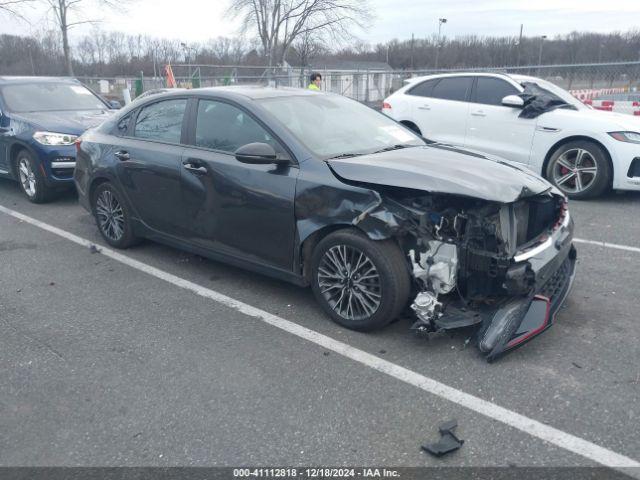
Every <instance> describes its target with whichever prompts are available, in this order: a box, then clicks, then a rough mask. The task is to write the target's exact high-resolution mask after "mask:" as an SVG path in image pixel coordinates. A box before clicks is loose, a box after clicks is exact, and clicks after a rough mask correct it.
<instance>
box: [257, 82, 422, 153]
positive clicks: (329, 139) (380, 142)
mask: <svg viewBox="0 0 640 480" xmlns="http://www.w3.org/2000/svg"><path fill="white" fill-rule="evenodd" d="M258 102H259V103H260V104H261V105H262V106H263V107H264V108H265V109H266V110H268V111H269V113H271V114H272V115H273V116H275V117H276V118H277V119H278V120H279V121H281V122H282V123H283V124H284V125H285V126H286V127H287V128H288V129H289V130H290V131H291V133H293V134H294V135H295V136H296V137H297V138H298V140H300V142H302V143H303V144H304V145H305V146H306V147H307V148H309V150H311V151H312V152H313V153H314V154H315V155H317V156H319V157H321V158H331V157H336V156H340V155H350V154H355V155H358V154H363V153H372V152H376V151H378V150H383V149H391V148H402V147H410V146H417V145H424V144H425V142H424V140H422V139H421V138H420V137H418V136H417V135H415V134H413V133H412V132H410V131H409V130H407V129H406V128H404V127H402V126H401V125H398V124H397V123H396V122H394V121H393V120H391V119H390V118H388V117H386V116H385V115H383V114H381V113H378V112H376V111H375V110H372V109H371V108H369V107H366V106H364V105H362V104H360V103H358V102H356V101H354V100H350V99H348V98H345V97H341V96H338V95H323V94H318V95H300V96H288V97H274V98H264V99H260V100H258Z"/></svg>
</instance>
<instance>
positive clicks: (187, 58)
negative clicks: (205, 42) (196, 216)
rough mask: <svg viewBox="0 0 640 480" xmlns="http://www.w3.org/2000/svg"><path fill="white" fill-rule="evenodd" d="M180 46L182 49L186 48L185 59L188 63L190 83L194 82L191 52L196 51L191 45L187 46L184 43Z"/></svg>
mask: <svg viewBox="0 0 640 480" xmlns="http://www.w3.org/2000/svg"><path fill="white" fill-rule="evenodd" d="M180 45H181V46H182V48H184V59H185V61H186V62H187V68H188V70H189V82H191V81H192V79H191V54H190V53H189V52H190V51H191V50H193V51H196V49H195V48H192V47H190V46H189V45H187V44H186V43H184V42H182V43H181V44H180Z"/></svg>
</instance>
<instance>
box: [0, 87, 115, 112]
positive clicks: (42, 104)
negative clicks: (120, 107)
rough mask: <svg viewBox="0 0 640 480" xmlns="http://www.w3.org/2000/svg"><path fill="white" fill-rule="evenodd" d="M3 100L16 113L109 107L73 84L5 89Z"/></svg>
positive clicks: (88, 91)
mask: <svg viewBox="0 0 640 480" xmlns="http://www.w3.org/2000/svg"><path fill="white" fill-rule="evenodd" d="M1 91H2V97H3V99H4V103H5V105H6V106H7V109H9V110H11V111H12V112H52V111H60V110H105V109H107V106H106V105H105V104H104V103H103V102H102V101H101V100H100V99H99V98H98V97H97V96H95V95H94V94H93V93H92V92H91V91H90V90H89V89H87V88H86V87H83V86H82V85H78V84H75V85H74V84H69V83H23V84H20V85H5V86H3V87H2V90H1Z"/></svg>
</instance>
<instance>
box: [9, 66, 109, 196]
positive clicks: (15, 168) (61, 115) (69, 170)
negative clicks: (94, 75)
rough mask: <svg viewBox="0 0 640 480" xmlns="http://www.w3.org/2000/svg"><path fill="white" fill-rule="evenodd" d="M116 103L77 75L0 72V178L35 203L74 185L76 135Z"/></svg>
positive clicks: (101, 116)
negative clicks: (4, 74)
mask: <svg viewBox="0 0 640 480" xmlns="http://www.w3.org/2000/svg"><path fill="white" fill-rule="evenodd" d="M114 107H115V105H114V104H109V103H107V102H106V101H105V100H103V99H102V98H100V97H99V96H97V95H96V94H95V93H93V92H92V91H91V90H89V89H88V88H86V87H85V86H83V85H82V84H81V83H80V82H79V81H77V80H75V79H71V78H48V77H0V177H8V178H13V179H15V180H18V181H19V183H20V186H21V187H22V191H23V192H24V193H25V195H26V196H27V198H28V199H29V200H31V201H32V202H34V203H43V202H46V201H48V200H50V199H52V198H53V196H54V194H55V192H56V191H58V190H61V189H65V188H73V169H74V167H75V164H76V148H75V145H74V142H75V140H76V138H77V137H78V136H79V135H81V134H82V133H83V132H84V131H85V130H86V129H87V128H90V127H93V126H96V125H98V124H100V123H102V121H103V120H105V119H107V118H108V117H109V116H110V115H111V113H112V108H114Z"/></svg>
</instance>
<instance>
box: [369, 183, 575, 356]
mask: <svg viewBox="0 0 640 480" xmlns="http://www.w3.org/2000/svg"><path fill="white" fill-rule="evenodd" d="M381 198H382V204H381V205H380V206H379V207H378V208H377V209H372V210H371V211H370V212H369V213H370V214H371V215H373V218H377V219H378V220H382V219H385V215H387V216H388V217H393V220H392V221H391V219H390V218H387V220H388V221H389V222H390V223H391V224H392V225H393V228H394V231H395V235H396V238H398V240H399V242H400V244H401V246H402V248H403V250H404V252H405V253H406V255H407V259H408V265H409V269H410V272H411V276H412V279H413V285H414V293H413V294H412V298H413V301H412V303H411V305H410V307H411V311H412V312H413V314H414V315H415V323H414V324H413V327H412V328H413V329H415V330H417V331H420V332H438V331H443V330H449V329H455V328H462V327H472V326H475V327H476V328H477V332H476V335H475V337H476V341H477V344H478V347H479V348H480V350H481V351H482V352H483V353H484V354H485V355H486V356H487V358H488V359H489V360H493V359H495V358H497V357H498V356H500V355H501V354H503V353H504V352H506V351H508V350H510V349H512V348H515V347H516V346H519V345H521V344H523V343H524V342H525V341H527V340H529V339H530V338H532V337H533V336H535V335H537V334H538V333H541V332H542V331H544V330H545V329H546V328H547V327H548V326H550V324H551V322H552V319H553V316H554V315H555V313H556V311H557V310H558V309H559V308H560V306H561V304H562V302H563V301H564V299H565V297H566V295H567V293H568V291H569V289H570V287H571V284H572V281H573V275H574V264H575V249H574V248H573V245H572V243H571V240H572V235H573V222H572V220H571V218H570V216H569V212H568V209H567V204H566V199H565V198H564V197H563V196H562V195H558V194H557V193H555V192H551V191H550V192H547V193H543V194H539V195H535V196H530V197H525V198H522V199H520V200H518V201H516V202H513V203H508V204H502V203H495V202H488V201H484V200H477V199H472V198H467V197H456V196H451V195H430V194H425V193H424V192H415V191H404V190H401V189H396V190H393V191H388V192H383V193H382V195H381ZM382 212H384V213H382ZM360 220H361V221H364V220H365V219H363V218H361V219H360Z"/></svg>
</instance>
